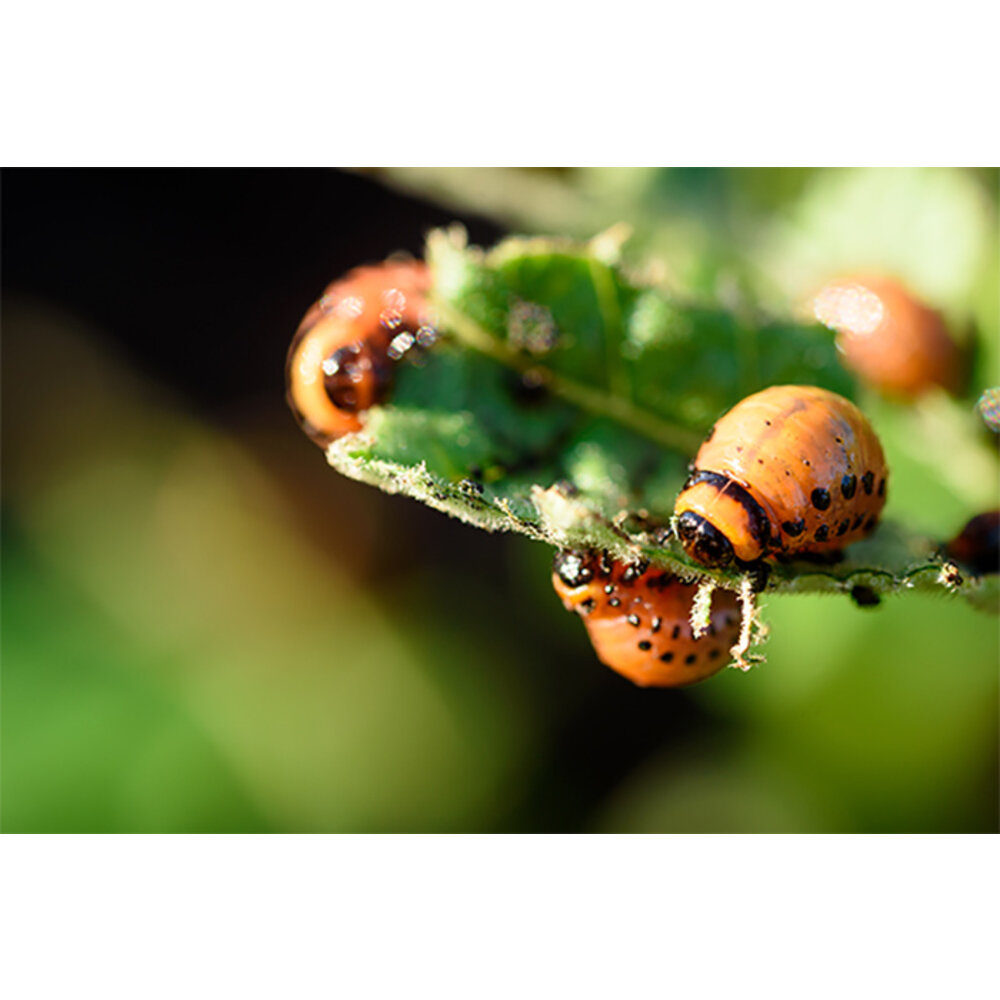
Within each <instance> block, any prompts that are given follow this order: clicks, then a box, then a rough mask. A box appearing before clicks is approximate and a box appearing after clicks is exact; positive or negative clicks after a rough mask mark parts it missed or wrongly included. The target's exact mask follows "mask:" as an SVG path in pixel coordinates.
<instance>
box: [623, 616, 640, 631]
mask: <svg viewBox="0 0 1000 1000" xmlns="http://www.w3.org/2000/svg"><path fill="white" fill-rule="evenodd" d="M625 621H627V622H628V623H629V625H631V626H632V627H633V628H638V627H639V616H638V615H629V616H628V618H626V619H625Z"/></svg>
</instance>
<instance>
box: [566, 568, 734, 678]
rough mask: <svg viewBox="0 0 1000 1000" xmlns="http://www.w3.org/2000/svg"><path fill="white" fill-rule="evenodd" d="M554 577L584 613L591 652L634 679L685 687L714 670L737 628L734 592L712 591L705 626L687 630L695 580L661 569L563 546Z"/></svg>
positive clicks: (569, 603)
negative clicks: (700, 632)
mask: <svg viewBox="0 0 1000 1000" xmlns="http://www.w3.org/2000/svg"><path fill="white" fill-rule="evenodd" d="M552 585H553V587H555V591H556V593H557V594H558V595H559V597H560V598H561V599H562V602H563V605H564V606H565V608H566V610H567V611H573V612H575V613H576V614H578V615H580V617H581V618H583V622H584V624H585V625H586V627H587V632H588V634H589V635H590V641H591V643H592V644H593V646H594V652H595V653H596V654H597V658H598V659H599V660H600V661H601V662H602V663H605V664H606V665H607V666H609V667H611V669H612V670H615V671H617V672H618V673H620V674H621V675H622V676H623V677H627V678H628V679H629V680H630V681H632V682H633V683H635V684H638V685H639V686H640V687H685V686H687V685H688V684H694V683H696V682H697V681H700V680H704V679H705V678H706V677H711V676H712V674H715V673H718V671H720V670H721V669H722V668H723V667H724V666H725V665H726V664H727V663H728V662H729V649H730V647H731V646H732V645H733V644H734V643H735V642H736V640H737V638H738V636H739V631H740V611H739V605H738V603H737V600H736V597H735V595H733V594H731V593H730V592H729V591H718V590H717V591H715V593H714V594H713V595H712V613H711V618H710V626H709V630H708V632H707V633H706V634H705V635H704V636H702V637H701V638H700V639H695V638H694V637H693V635H692V634H691V622H690V616H691V603H692V601H693V600H694V595H695V592H696V591H697V589H698V587H697V584H686V583H682V582H681V581H680V580H678V579H677V578H676V577H674V576H672V575H671V574H669V573H665V572H664V571H663V570H662V569H650V568H644V567H642V566H632V567H629V566H626V565H623V564H622V563H619V562H614V561H612V560H609V559H608V558H607V557H599V556H597V555H596V554H581V553H575V552H563V553H560V554H559V555H558V556H557V557H556V566H555V572H554V573H553V574H552Z"/></svg>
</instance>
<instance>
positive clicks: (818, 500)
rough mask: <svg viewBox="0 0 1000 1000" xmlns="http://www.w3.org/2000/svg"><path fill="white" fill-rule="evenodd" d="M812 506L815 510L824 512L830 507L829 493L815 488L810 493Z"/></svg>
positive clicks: (820, 488)
mask: <svg viewBox="0 0 1000 1000" xmlns="http://www.w3.org/2000/svg"><path fill="white" fill-rule="evenodd" d="M811 499H812V505H813V506H814V507H815V508H816V509H817V510H826V509H827V507H829V506H830V491H829V490H824V489H823V488H822V487H817V488H816V489H814V490H813V491H812V497H811Z"/></svg>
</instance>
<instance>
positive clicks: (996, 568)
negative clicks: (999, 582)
mask: <svg viewBox="0 0 1000 1000" xmlns="http://www.w3.org/2000/svg"><path fill="white" fill-rule="evenodd" d="M946 552H947V555H948V557H949V558H950V559H954V560H955V561H956V562H959V563H961V564H962V565H963V566H965V567H967V568H968V569H970V570H971V571H972V572H973V573H975V574H977V575H978V576H984V575H988V574H991V573H1000V510H988V511H986V512H984V513H982V514H977V515H976V516H975V517H973V518H971V519H970V520H969V521H967V522H966V524H965V525H964V526H963V528H962V530H961V531H960V532H959V533H958V534H957V535H956V536H955V537H954V538H953V539H952V540H951V541H950V542H949V543H948V546H947V549H946Z"/></svg>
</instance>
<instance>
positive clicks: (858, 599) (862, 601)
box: [851, 584, 882, 608]
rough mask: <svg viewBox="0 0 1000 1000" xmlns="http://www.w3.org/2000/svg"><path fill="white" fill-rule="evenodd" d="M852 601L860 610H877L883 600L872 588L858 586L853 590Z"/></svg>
mask: <svg viewBox="0 0 1000 1000" xmlns="http://www.w3.org/2000/svg"><path fill="white" fill-rule="evenodd" d="M851 600H852V601H854V603H855V604H856V605H857V606H858V607H859V608H875V607H878V605H879V604H880V603H881V601H882V598H880V597H879V596H878V594H876V593H875V591H874V590H872V589H871V587H865V586H863V585H862V584H858V585H857V586H856V587H852V588H851Z"/></svg>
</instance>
